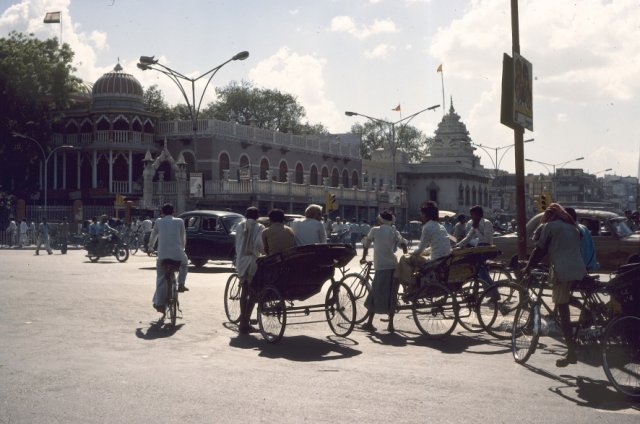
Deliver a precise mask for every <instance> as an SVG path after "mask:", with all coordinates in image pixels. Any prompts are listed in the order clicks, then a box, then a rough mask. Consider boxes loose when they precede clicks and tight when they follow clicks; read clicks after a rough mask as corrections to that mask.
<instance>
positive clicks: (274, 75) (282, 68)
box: [249, 47, 343, 128]
mask: <svg viewBox="0 0 640 424" xmlns="http://www.w3.org/2000/svg"><path fill="white" fill-rule="evenodd" d="M325 65H326V60H325V59H323V58H319V57H316V56H312V55H303V54H298V53H296V52H293V51H291V50H290V49H289V48H288V47H282V48H280V50H278V51H277V52H276V53H275V54H273V55H272V56H270V57H268V58H266V59H264V60H262V61H261V62H259V63H258V64H257V65H256V66H255V67H254V68H253V69H251V70H250V71H249V79H250V80H251V81H253V82H255V83H256V84H257V85H258V86H262V87H266V88H273V89H277V90H280V91H283V92H286V93H295V95H296V96H297V98H298V101H299V103H300V104H301V105H302V106H304V108H305V110H306V112H307V119H308V120H309V122H310V123H317V122H322V123H323V124H324V125H325V126H327V127H329V128H332V127H336V126H340V125H339V124H342V122H343V118H342V116H341V115H340V114H339V113H338V112H337V107H336V105H335V104H334V103H333V102H332V101H331V100H329V99H327V97H326V92H325V81H324V75H323V68H324V66H325Z"/></svg>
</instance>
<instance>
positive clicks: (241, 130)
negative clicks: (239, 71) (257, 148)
mask: <svg viewBox="0 0 640 424" xmlns="http://www.w3.org/2000/svg"><path fill="white" fill-rule="evenodd" d="M202 134H207V135H219V136H227V137H231V138H236V139H240V140H243V141H253V142H256V143H260V144H266V145H273V147H277V148H287V147H291V148H297V149H301V150H310V151H314V152H320V153H324V154H331V155H334V156H338V157H340V158H349V159H360V150H359V146H358V145H354V144H351V143H341V142H340V140H339V139H338V138H337V137H335V136H322V135H294V134H288V133H282V132H279V131H273V130H266V129H263V128H257V127H253V126H249V125H240V124H236V123H233V122H225V121H219V120H216V119H200V120H198V135H202ZM156 136H157V137H165V136H187V137H192V136H193V128H192V123H191V121H166V122H160V124H159V127H158V131H157V134H156Z"/></svg>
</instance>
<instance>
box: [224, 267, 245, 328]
mask: <svg viewBox="0 0 640 424" xmlns="http://www.w3.org/2000/svg"><path fill="white" fill-rule="evenodd" d="M240 293H241V287H240V279H239V278H238V274H231V275H230V276H229V279H227V285H226V286H225V287H224V313H225V314H226V315H227V320H228V321H229V322H230V323H233V324H237V323H238V322H240Z"/></svg>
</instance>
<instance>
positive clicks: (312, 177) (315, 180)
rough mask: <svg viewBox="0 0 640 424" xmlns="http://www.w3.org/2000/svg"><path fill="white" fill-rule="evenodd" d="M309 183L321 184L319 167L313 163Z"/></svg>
mask: <svg viewBox="0 0 640 424" xmlns="http://www.w3.org/2000/svg"><path fill="white" fill-rule="evenodd" d="M309 184H311V185H320V184H318V168H317V167H316V166H315V165H311V172H310V173H309Z"/></svg>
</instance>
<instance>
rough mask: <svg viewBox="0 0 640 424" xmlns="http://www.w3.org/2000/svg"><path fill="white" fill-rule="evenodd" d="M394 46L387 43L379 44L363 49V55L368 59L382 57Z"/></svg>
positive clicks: (393, 48) (392, 49)
mask: <svg viewBox="0 0 640 424" xmlns="http://www.w3.org/2000/svg"><path fill="white" fill-rule="evenodd" d="M395 49H396V48H395V47H394V46H391V45H389V44H379V45H377V46H376V47H374V48H373V49H371V50H365V51H364V55H365V57H367V58H368V59H383V58H385V57H387V55H389V53H391V52H392V51H394V50H395Z"/></svg>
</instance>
